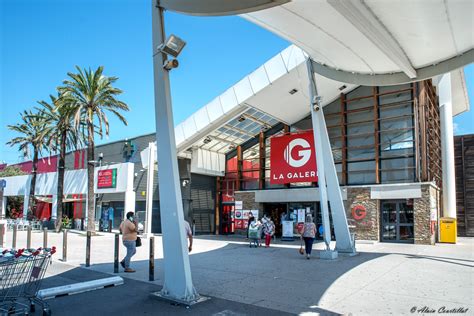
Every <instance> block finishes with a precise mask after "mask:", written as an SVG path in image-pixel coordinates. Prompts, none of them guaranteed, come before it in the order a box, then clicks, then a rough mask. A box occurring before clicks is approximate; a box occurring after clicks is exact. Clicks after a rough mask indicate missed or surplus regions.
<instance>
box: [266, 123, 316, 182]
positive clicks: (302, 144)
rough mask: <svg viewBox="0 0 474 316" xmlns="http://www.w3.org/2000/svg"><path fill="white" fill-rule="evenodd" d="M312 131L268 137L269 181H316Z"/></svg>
mask: <svg viewBox="0 0 474 316" xmlns="http://www.w3.org/2000/svg"><path fill="white" fill-rule="evenodd" d="M316 171H317V168H316V153H315V150H314V138H313V132H312V131H308V132H304V133H297V134H290V135H283V136H277V137H272V138H271V139H270V183H272V184H285V183H295V182H316V181H318V176H317V174H316Z"/></svg>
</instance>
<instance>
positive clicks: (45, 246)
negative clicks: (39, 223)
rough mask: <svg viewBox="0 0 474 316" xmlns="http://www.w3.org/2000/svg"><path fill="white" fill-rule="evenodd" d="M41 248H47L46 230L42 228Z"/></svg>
mask: <svg viewBox="0 0 474 316" xmlns="http://www.w3.org/2000/svg"><path fill="white" fill-rule="evenodd" d="M43 248H48V228H43Z"/></svg>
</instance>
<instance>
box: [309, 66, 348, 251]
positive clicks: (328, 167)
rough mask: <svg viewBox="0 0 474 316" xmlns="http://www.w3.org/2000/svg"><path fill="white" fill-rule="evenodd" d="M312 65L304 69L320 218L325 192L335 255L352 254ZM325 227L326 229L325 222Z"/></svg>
mask: <svg viewBox="0 0 474 316" xmlns="http://www.w3.org/2000/svg"><path fill="white" fill-rule="evenodd" d="M312 65H313V64H312V62H311V60H310V59H308V60H307V67H308V75H309V80H310V91H311V100H312V105H311V118H312V123H313V133H314V138H315V145H316V160H317V164H318V183H319V189H320V194H321V209H322V210H323V215H324V208H327V202H325V201H323V195H325V194H326V192H327V196H328V197H329V202H330V205H331V214H332V220H333V225H334V234H335V236H336V250H337V251H338V252H345V253H355V247H354V243H353V240H352V238H351V235H350V231H349V226H348V224H347V218H346V212H345V208H344V202H343V200H342V195H341V189H340V187H339V180H338V178H337V171H336V167H335V165H334V158H333V155H332V149H331V144H330V142H329V135H328V132H327V128H326V121H325V119H324V112H323V109H322V107H321V106H320V104H319V100H318V99H317V96H318V94H317V86H316V81H315V78H314V71H313V66H312ZM314 105H316V107H317V108H318V110H317V111H316V110H315V106H314ZM318 143H319V145H318ZM321 162H322V164H321ZM322 178H323V179H324V180H325V181H324V182H321V179H322ZM326 182H327V188H326ZM326 200H327V197H326ZM324 222H325V220H324V218H323V223H324ZM327 225H328V226H327V227H328V228H329V219H328V223H327ZM324 231H325V232H326V227H324ZM325 238H326V237H325ZM329 238H330V235H329Z"/></svg>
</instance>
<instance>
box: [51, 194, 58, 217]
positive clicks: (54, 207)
mask: <svg viewBox="0 0 474 316" xmlns="http://www.w3.org/2000/svg"><path fill="white" fill-rule="evenodd" d="M51 203H52V207H51V219H52V220H53V221H54V220H56V218H57V217H58V196H57V195H53V199H52V201H51Z"/></svg>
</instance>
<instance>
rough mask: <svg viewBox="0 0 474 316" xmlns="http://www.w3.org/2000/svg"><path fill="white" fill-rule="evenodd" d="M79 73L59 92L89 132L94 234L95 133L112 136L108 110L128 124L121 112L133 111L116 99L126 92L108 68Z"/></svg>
mask: <svg viewBox="0 0 474 316" xmlns="http://www.w3.org/2000/svg"><path fill="white" fill-rule="evenodd" d="M76 70H77V71H78V73H68V76H69V79H67V80H65V81H63V84H64V86H62V87H59V88H58V91H59V92H60V93H61V94H62V102H64V103H65V104H69V105H70V106H71V107H72V108H73V109H72V111H73V113H74V123H75V126H76V128H78V127H79V125H80V124H81V123H83V124H85V126H86V129H87V202H88V209H87V215H88V220H87V230H88V231H92V232H93V231H95V210H94V204H95V203H94V165H95V160H94V133H96V132H97V133H98V134H100V135H103V130H104V127H105V134H106V135H108V134H109V120H108V118H107V116H106V114H105V111H109V112H111V113H113V114H114V115H115V116H116V117H117V118H118V119H119V120H120V121H121V122H122V123H123V124H125V125H127V121H126V120H125V118H124V117H123V116H122V114H120V113H119V111H120V110H122V111H128V110H129V108H128V105H127V104H125V103H124V102H122V101H119V100H118V99H116V96H117V95H119V94H121V93H122V90H120V89H117V88H115V87H113V86H112V84H113V83H114V82H115V81H117V80H118V78H117V77H107V76H104V75H103V74H102V73H103V70H104V67H102V66H101V67H99V68H97V70H96V71H92V70H91V69H90V68H89V69H80V68H79V67H78V66H76ZM96 123H97V126H96ZM96 128H98V131H97V130H96Z"/></svg>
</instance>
